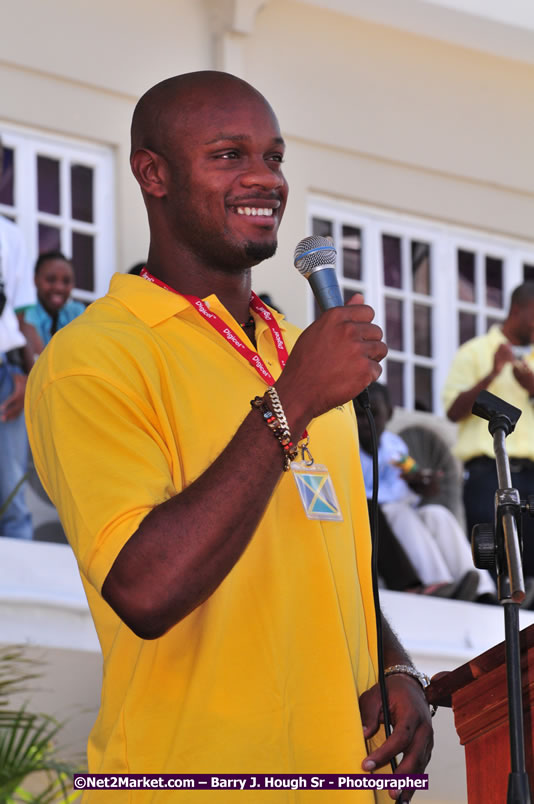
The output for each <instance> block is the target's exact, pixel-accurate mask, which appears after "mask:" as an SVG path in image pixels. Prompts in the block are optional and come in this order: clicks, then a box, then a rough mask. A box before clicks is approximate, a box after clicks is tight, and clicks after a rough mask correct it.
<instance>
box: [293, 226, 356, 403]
mask: <svg viewBox="0 0 534 804" xmlns="http://www.w3.org/2000/svg"><path fill="white" fill-rule="evenodd" d="M336 256H337V252H336V249H335V247H334V244H333V243H332V241H331V240H330V238H328V237H321V236H320V235H311V237H305V238H304V239H303V240H301V241H300V243H298V245H297V247H296V249H295V254H294V258H293V262H294V265H295V268H296V269H297V271H298V272H299V273H301V274H302V276H304V277H306V279H307V280H308V282H309V283H310V285H311V289H312V291H313V295H314V296H315V301H316V302H317V304H318V305H319V308H320V310H321V312H322V313H324V311H325V310H329V309H330V308H331V307H343V305H344V301H343V296H342V295H341V290H340V288H339V283H338V281H337V274H336ZM357 400H358V402H359V403H360V405H361V406H362V407H363V408H368V407H369V394H368V393H367V388H365V389H364V390H363V391H362V392H361V393H359V394H358V396H357Z"/></svg>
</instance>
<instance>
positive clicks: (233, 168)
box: [130, 70, 287, 277]
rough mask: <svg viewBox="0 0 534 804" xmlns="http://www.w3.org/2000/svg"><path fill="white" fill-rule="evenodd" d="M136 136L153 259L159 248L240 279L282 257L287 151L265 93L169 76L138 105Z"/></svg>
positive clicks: (219, 80) (227, 80)
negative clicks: (277, 252)
mask: <svg viewBox="0 0 534 804" xmlns="http://www.w3.org/2000/svg"><path fill="white" fill-rule="evenodd" d="M131 137H132V141H131V154H130V163H131V167H132V171H133V173H134V176H135V178H136V179H137V181H138V183H139V185H140V188H141V192H142V194H143V199H144V202H145V206H146V208H147V213H148V218H149V225H150V230H151V251H150V255H149V257H150V256H152V258H154V254H155V249H156V246H155V243H156V241H157V242H158V248H159V251H160V252H161V250H162V249H163V248H166V249H167V252H169V253H170V252H171V251H172V252H173V254H174V255H177V254H179V255H180V257H179V258H180V262H181V264H182V266H184V265H185V264H189V265H190V266H195V270H196V271H197V272H198V271H199V270H201V269H204V268H207V267H209V270H210V272H211V275H212V273H213V271H214V270H220V271H223V272H224V273H225V274H228V273H232V272H237V273H242V272H243V271H244V270H248V269H249V268H250V267H251V266H252V265H256V264H257V263H258V262H261V261H262V260H264V259H267V258H268V257H271V256H272V255H273V254H274V253H275V250H276V245H277V239H276V233H277V230H278V226H279V224H280V221H281V219H282V215H283V212H284V208H285V204H286V200H287V182H286V180H285V178H284V175H283V172H282V162H283V156H284V149H285V146H284V140H283V138H282V136H281V134H280V127H279V124H278V120H277V119H276V115H275V114H274V112H273V110H272V108H271V106H270V105H269V104H268V103H267V101H266V100H265V98H264V97H263V95H262V94H261V93H260V92H258V90H257V89H255V88H254V87H252V86H251V85H250V84H248V83H247V82H246V81H243V80H242V79H241V78H237V77H236V76H234V75H230V74H229V73H222V72H217V71H214V70H205V71H202V72H195V73H186V74H184V75H177V76H174V77H173V78H168V79H166V80H165V81H161V82H160V83H159V84H156V85H155V86H153V87H152V88H151V89H149V90H148V92H146V93H145V94H144V95H143V96H142V98H141V99H140V100H139V102H138V104H137V106H136V107H135V110H134V114H133V119H132V129H131ZM175 260H176V256H174V257H173V261H175ZM170 264H171V259H170V258H169V265H170ZM159 270H160V272H161V268H159ZM184 270H185V269H184ZM169 271H170V268H169ZM182 277H183V270H182Z"/></svg>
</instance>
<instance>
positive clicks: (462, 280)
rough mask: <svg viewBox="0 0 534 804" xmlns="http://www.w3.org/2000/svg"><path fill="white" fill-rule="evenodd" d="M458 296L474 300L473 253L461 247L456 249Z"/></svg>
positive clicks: (468, 300) (462, 299) (470, 300)
mask: <svg viewBox="0 0 534 804" xmlns="http://www.w3.org/2000/svg"><path fill="white" fill-rule="evenodd" d="M458 298H459V299H460V300H461V301H467V302H474V301H475V255H474V254H473V252H472V251H463V250H462V249H458Z"/></svg>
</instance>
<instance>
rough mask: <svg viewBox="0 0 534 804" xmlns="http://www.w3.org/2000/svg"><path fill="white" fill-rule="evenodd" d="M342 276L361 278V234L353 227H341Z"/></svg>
mask: <svg viewBox="0 0 534 804" xmlns="http://www.w3.org/2000/svg"><path fill="white" fill-rule="evenodd" d="M342 231H343V236H342V241H341V243H342V248H343V276H347V277H348V278H349V279H361V278H362V233H361V231H360V229H356V228H355V227H354V226H343V230H342Z"/></svg>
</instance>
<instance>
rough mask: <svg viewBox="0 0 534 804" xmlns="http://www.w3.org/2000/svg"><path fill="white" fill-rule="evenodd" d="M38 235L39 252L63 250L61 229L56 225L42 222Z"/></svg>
mask: <svg viewBox="0 0 534 804" xmlns="http://www.w3.org/2000/svg"><path fill="white" fill-rule="evenodd" d="M37 237H38V248H39V254H42V253H43V251H61V231H60V230H59V229H57V228H56V227H55V226H47V225H46V224H44V223H40V224H39V226H38V235H37Z"/></svg>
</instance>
